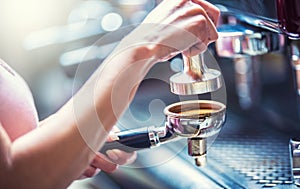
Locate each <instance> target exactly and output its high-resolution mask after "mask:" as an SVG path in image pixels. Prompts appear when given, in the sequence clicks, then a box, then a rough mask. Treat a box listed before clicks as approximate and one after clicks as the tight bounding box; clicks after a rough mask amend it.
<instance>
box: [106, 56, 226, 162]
mask: <svg viewBox="0 0 300 189" xmlns="http://www.w3.org/2000/svg"><path fill="white" fill-rule="evenodd" d="M183 61H184V70H183V72H182V73H177V74H175V75H174V76H172V77H171V78H170V87H171V92H173V93H175V94H177V95H195V94H203V93H209V92H213V91H216V90H217V89H219V88H220V87H221V86H222V82H221V73H220V72H219V71H218V70H214V69H209V68H207V67H206V65H205V64H204V61H203V55H202V54H201V55H199V56H195V57H191V58H190V57H185V56H183ZM164 114H165V116H166V120H165V125H164V126H161V127H154V126H150V127H144V128H139V129H131V130H127V131H121V132H118V133H116V135H117V137H116V140H115V141H111V142H106V143H105V144H104V146H103V148H102V149H101V152H103V153H105V151H107V150H110V149H121V150H123V151H127V152H132V151H136V150H140V149H147V148H153V147H157V146H159V145H161V144H164V143H167V142H171V141H175V140H178V139H182V138H187V144H188V154H189V155H190V156H192V157H194V158H195V164H196V165H197V166H202V165H205V164H206V152H207V138H209V137H212V136H215V135H216V134H218V133H219V131H220V129H221V127H222V125H223V123H224V122H225V114H226V106H225V105H224V104H223V103H221V102H217V101H214V100H187V101H181V102H177V103H173V104H170V105H169V106H167V107H166V108H165V109H164Z"/></svg>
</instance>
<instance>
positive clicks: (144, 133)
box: [100, 127, 152, 154]
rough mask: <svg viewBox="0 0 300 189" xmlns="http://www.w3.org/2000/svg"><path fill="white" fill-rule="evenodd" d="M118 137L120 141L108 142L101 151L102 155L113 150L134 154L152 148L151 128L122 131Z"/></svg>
mask: <svg viewBox="0 0 300 189" xmlns="http://www.w3.org/2000/svg"><path fill="white" fill-rule="evenodd" d="M116 135H117V138H118V139H116V140H114V141H111V142H106V143H105V144H104V145H103V147H102V148H101V150H100V152H101V153H104V154H105V152H106V151H107V150H112V149H119V150H122V151H125V152H133V151H137V150H142V149H147V148H150V147H151V146H152V144H151V140H150V136H149V127H143V128H138V129H132V130H125V131H120V132H117V133H116Z"/></svg>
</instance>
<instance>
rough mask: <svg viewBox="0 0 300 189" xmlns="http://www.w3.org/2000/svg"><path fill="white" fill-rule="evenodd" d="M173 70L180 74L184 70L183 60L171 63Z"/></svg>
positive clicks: (176, 59)
mask: <svg viewBox="0 0 300 189" xmlns="http://www.w3.org/2000/svg"><path fill="white" fill-rule="evenodd" d="M170 66H171V70H172V71H174V72H180V71H182V70H183V61H182V59H181V58H174V59H172V60H171V63H170Z"/></svg>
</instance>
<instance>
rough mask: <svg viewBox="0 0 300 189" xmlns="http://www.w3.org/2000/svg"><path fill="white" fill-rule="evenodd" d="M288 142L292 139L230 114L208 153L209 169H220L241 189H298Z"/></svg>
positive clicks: (267, 126) (269, 128)
mask: <svg viewBox="0 0 300 189" xmlns="http://www.w3.org/2000/svg"><path fill="white" fill-rule="evenodd" d="M289 140H290V137H289V136H286V135H284V134H283V133H280V132H276V129H274V130H273V129H272V128H271V126H270V125H264V124H262V123H261V124H260V123H255V122H251V121H249V120H248V121H247V120H242V119H241V118H240V117H235V115H229V119H228V120H227V124H226V125H225V126H224V128H223V129H222V131H221V133H220V135H219V137H218V138H217V139H216V141H215V142H214V144H213V145H212V147H211V148H210V149H209V150H208V160H210V166H211V167H210V168H211V169H212V170H214V169H216V172H218V169H221V171H222V172H223V173H222V174H224V173H225V174H226V177H227V178H225V179H231V180H232V181H233V182H236V183H238V184H239V185H240V186H241V188H266V187H268V188H273V187H274V188H291V187H295V186H294V185H293V176H292V171H291V158H290V151H289ZM216 181H217V180H216ZM295 188H296V187H295Z"/></svg>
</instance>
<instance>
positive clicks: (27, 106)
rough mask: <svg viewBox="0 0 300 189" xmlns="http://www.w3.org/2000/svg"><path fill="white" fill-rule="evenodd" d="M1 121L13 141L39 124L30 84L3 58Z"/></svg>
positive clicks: (1, 63) (0, 71)
mask: <svg viewBox="0 0 300 189" xmlns="http://www.w3.org/2000/svg"><path fill="white" fill-rule="evenodd" d="M0 123H1V124H2V127H3V128H4V129H5V130H6V132H7V134H8V135H9V137H10V139H11V140H12V141H14V140H15V139H16V138H18V137H19V136H21V135H24V134H25V133H27V132H28V131H30V130H32V129H34V128H36V127H37V125H38V115H37V111H36V108H35V105H34V101H33V98H32V94H31V91H30V89H29V87H28V85H27V84H26V82H25V81H24V80H23V79H22V78H21V77H20V76H19V75H18V74H17V73H16V72H15V71H14V70H13V69H12V68H11V67H9V66H8V65H7V64H6V63H5V62H3V61H2V60H1V59H0Z"/></svg>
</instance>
